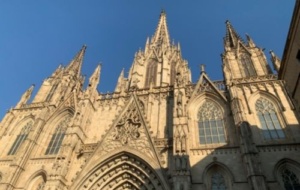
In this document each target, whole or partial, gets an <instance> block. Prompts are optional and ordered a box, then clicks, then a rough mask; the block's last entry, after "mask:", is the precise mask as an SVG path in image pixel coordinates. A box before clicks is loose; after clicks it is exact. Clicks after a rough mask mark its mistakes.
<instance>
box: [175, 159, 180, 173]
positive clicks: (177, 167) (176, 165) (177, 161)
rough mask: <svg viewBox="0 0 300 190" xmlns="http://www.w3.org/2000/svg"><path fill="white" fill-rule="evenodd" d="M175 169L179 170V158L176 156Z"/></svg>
mask: <svg viewBox="0 0 300 190" xmlns="http://www.w3.org/2000/svg"><path fill="white" fill-rule="evenodd" d="M175 169H176V170H181V159H180V158H179V157H178V156H177V157H175Z"/></svg>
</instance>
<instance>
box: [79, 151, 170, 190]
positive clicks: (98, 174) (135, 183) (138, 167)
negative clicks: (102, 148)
mask: <svg viewBox="0 0 300 190" xmlns="http://www.w3.org/2000/svg"><path fill="white" fill-rule="evenodd" d="M158 170H159V168H157V169H156V168H155V169H154V168H152V167H151V166H150V165H149V164H148V163H147V162H145V161H144V160H142V159H141V158H139V157H137V156H135V155H132V154H130V153H125V152H123V153H120V154H117V155H115V156H113V157H111V158H109V159H107V160H106V161H104V162H103V163H101V164H99V165H97V166H96V167H94V169H92V170H91V171H90V172H88V173H87V174H86V175H85V176H86V177H84V178H83V179H82V180H81V181H82V182H81V183H80V185H78V186H77V188H75V189H77V190H79V189H80V190H84V189H87V190H148V189H151V190H152V189H155V190H165V189H168V188H166V187H165V185H164V184H165V183H164V182H163V180H164V179H162V176H161V175H160V176H159V171H158Z"/></svg>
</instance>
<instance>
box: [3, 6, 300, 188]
mask: <svg viewBox="0 0 300 190" xmlns="http://www.w3.org/2000/svg"><path fill="white" fill-rule="evenodd" d="M85 50H86V46H83V47H82V49H81V50H80V51H79V52H78V53H77V55H76V56H75V57H74V59H73V60H72V61H71V62H70V63H69V64H68V65H67V66H66V67H63V66H59V67H58V68H57V69H56V70H55V71H54V72H53V74H52V75H51V76H49V77H48V78H46V79H45V80H44V81H43V83H42V85H41V87H40V89H39V90H38V92H37V94H36V95H35V97H33V100H32V102H28V100H29V99H30V98H31V93H32V90H33V88H34V86H32V87H30V88H29V89H28V90H27V91H26V92H25V93H24V94H23V95H22V96H21V99H20V101H19V102H18V104H17V105H16V106H15V108H13V109H10V110H9V111H8V112H7V114H6V115H5V116H4V118H3V119H2V121H1V123H0V189H1V190H2V189H3V190H17V189H18V190H42V189H44V190H123V189H130V190H131V189H132V190H134V189H136V190H140V189H145V190H150V189H151V190H152V189H155V190H205V189H207V190H209V189H212V190H216V189H220V190H225V189H226V190H241V189H243V190H251V189H255V190H267V189H272V190H280V189H286V190H289V189H299V188H300V181H299V180H300V151H299V149H300V126H299V110H297V106H296V105H295V102H294V101H293V99H291V98H290V96H289V94H288V92H287V91H286V88H285V83H284V81H282V80H279V79H278V78H277V75H275V74H273V73H272V70H271V69H270V66H269V64H268V62H267V60H266V57H265V54H264V52H263V50H262V49H261V48H259V47H257V46H256V45H255V43H254V41H253V40H252V39H251V38H250V36H247V41H246V42H245V41H244V40H243V39H242V38H241V37H240V36H239V35H238V33H237V32H236V31H235V29H234V28H233V26H232V25H231V23H230V22H229V21H226V35H225V37H224V52H223V53H222V55H221V58H222V68H223V74H224V80H223V81H212V80H211V79H210V78H209V77H208V75H207V73H206V71H205V69H204V67H202V68H201V73H200V76H199V80H198V81H197V82H196V83H195V84H194V83H192V81H191V71H190V70H189V67H188V63H187V61H186V60H185V59H183V58H182V55H181V48H180V46H179V45H175V44H174V43H171V41H170V37H169V32H168V27H167V22H166V14H165V12H162V13H161V14H160V18H159V22H158V26H157V28H156V31H155V34H154V36H153V37H152V38H151V39H147V42H146V45H145V48H144V50H143V51H142V50H140V51H138V52H137V53H136V54H135V57H134V61H133V64H132V66H131V68H130V71H129V74H128V76H127V77H126V76H125V75H124V71H122V72H121V74H120V76H119V78H118V82H117V85H116V88H115V91H114V92H113V93H107V94H101V93H99V92H98V91H97V86H98V84H99V82H100V81H99V79H100V74H101V65H99V66H97V68H96V69H95V71H94V73H93V74H92V75H91V76H90V78H89V83H88V86H87V87H86V88H83V84H84V77H83V76H82V74H81V67H82V64H83V57H84V53H85ZM272 62H273V64H274V66H275V69H277V70H278V69H279V68H280V60H279V59H278V57H276V55H275V54H274V53H273V52H272Z"/></svg>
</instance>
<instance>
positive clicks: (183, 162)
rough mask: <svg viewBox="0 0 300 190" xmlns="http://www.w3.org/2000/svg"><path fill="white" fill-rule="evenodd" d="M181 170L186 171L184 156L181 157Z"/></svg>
mask: <svg viewBox="0 0 300 190" xmlns="http://www.w3.org/2000/svg"><path fill="white" fill-rule="evenodd" d="M181 159H182V161H181V169H182V170H187V162H188V161H187V158H186V157H185V156H183V157H181Z"/></svg>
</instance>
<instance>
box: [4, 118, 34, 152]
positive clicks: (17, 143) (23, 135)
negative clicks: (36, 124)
mask: <svg viewBox="0 0 300 190" xmlns="http://www.w3.org/2000/svg"><path fill="white" fill-rule="evenodd" d="M31 126H32V122H31V121H30V122H28V123H27V124H26V125H25V126H24V127H23V128H22V130H21V132H20V134H19V135H18V136H17V138H16V140H15V142H14V144H13V145H12V147H11V148H10V150H9V152H8V155H14V154H16V152H17V150H18V149H19V148H20V146H21V145H22V144H23V142H24V141H25V139H26V138H27V136H28V134H29V132H30V129H31Z"/></svg>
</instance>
